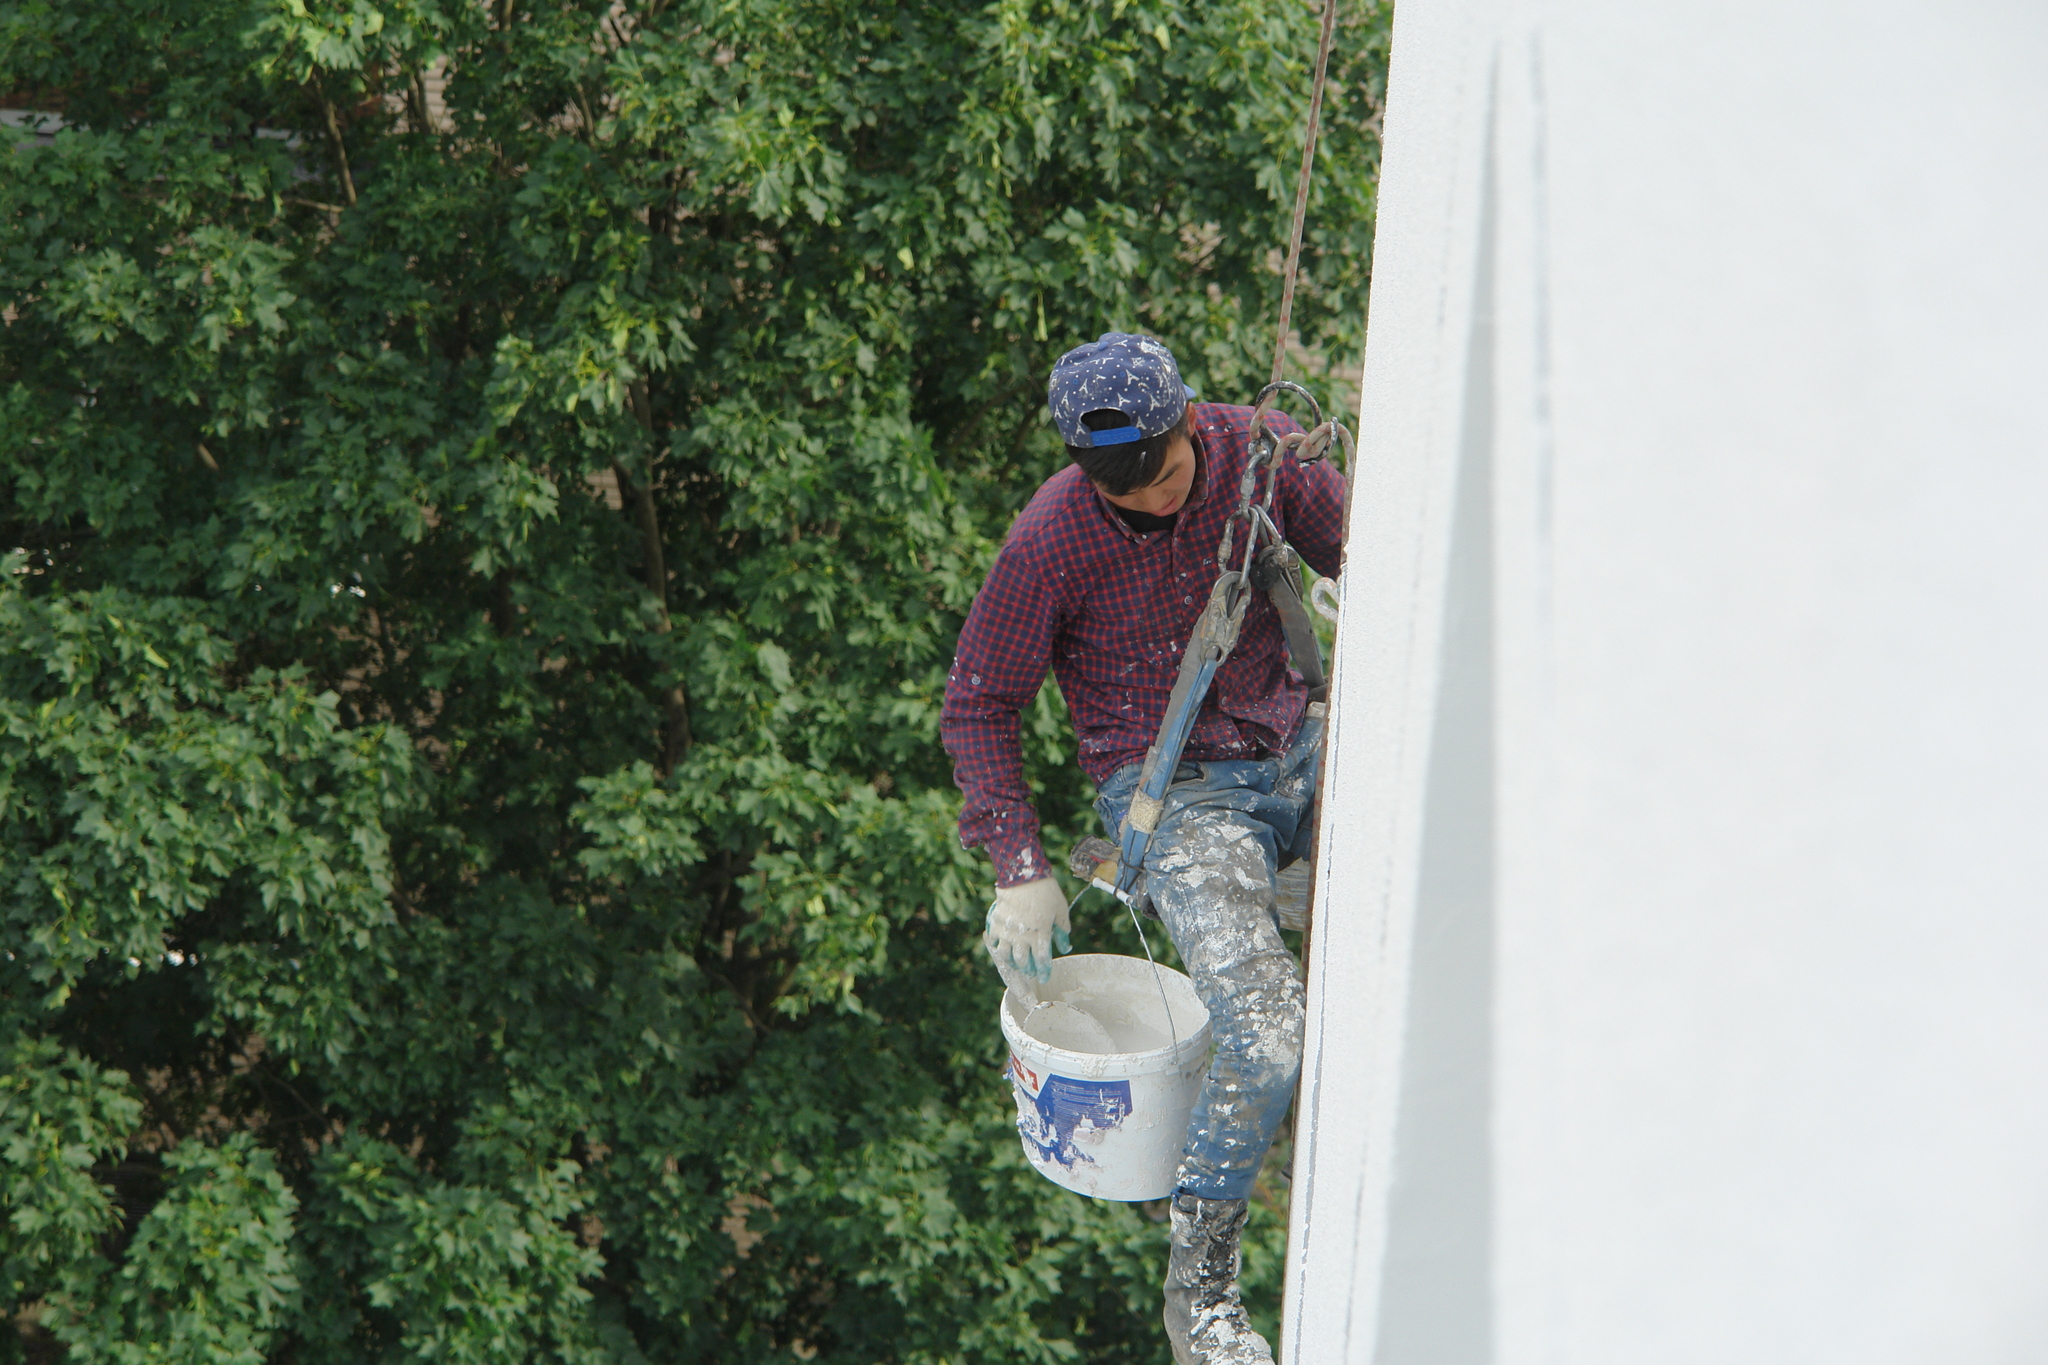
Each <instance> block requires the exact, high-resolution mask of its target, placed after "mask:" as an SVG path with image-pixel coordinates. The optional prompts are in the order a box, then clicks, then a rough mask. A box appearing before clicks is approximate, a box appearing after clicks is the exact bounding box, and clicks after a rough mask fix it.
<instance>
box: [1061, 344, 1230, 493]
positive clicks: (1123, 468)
mask: <svg viewBox="0 0 2048 1365" xmlns="http://www.w3.org/2000/svg"><path fill="white" fill-rule="evenodd" d="M1194 396H1195V391H1194V390H1193V389H1191V388H1189V387H1188V386H1187V385H1185V384H1183V383H1182V382H1181V378H1180V366H1178V365H1177V364H1175V363H1174V359H1173V352H1171V351H1169V350H1167V349H1166V347H1165V346H1163V345H1161V344H1160V343H1159V342H1157V341H1155V340H1154V339H1152V338H1151V337H1142V336H1132V335H1131V334H1129V333H1127V332H1108V333H1105V334H1104V335H1103V337H1102V339H1101V340H1099V341H1091V342H1089V343H1088V344H1087V345H1085V346H1077V347H1075V348H1074V349H1073V350H1071V351H1069V352H1067V353H1066V354H1065V355H1063V356H1061V357H1060V358H1059V363H1058V364H1056V365H1054V366H1053V367H1052V378H1051V380H1050V381H1049V382H1048V383H1047V385H1046V402H1047V404H1048V405H1049V406H1050V407H1051V408H1052V416H1053V421H1054V423H1055V424H1056V425H1057V426H1058V427H1059V430H1060V439H1061V440H1063V441H1065V442H1066V444H1067V455H1068V457H1069V458H1070V459H1072V460H1073V461H1074V463H1075V464H1077V465H1079V466H1081V472H1082V473H1084V474H1086V475H1087V476H1088V478H1089V480H1090V481H1091V482H1092V483H1093V484H1094V485H1095V486H1096V488H1097V489H1099V490H1101V492H1102V495H1103V496H1104V497H1106V498H1108V499H1109V500H1110V501H1111V502H1113V503H1116V504H1117V505H1118V506H1120V507H1126V508H1129V509H1131V510H1132V511H1137V512H1150V513H1152V514H1154V515H1159V516H1163V515H1165V514H1166V513H1169V512H1176V511H1179V510H1180V507H1181V505H1182V504H1183V503H1185V502H1186V501H1187V497H1188V493H1189V492H1190V490H1191V489H1192V488H1193V485H1194V477H1195V453H1194V444H1193V442H1192V441H1191V440H1190V439H1189V437H1188V401H1189V400H1190V399H1192V398H1193V397H1194Z"/></svg>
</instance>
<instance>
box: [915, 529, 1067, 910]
mask: <svg viewBox="0 0 2048 1365" xmlns="http://www.w3.org/2000/svg"><path fill="white" fill-rule="evenodd" d="M1057 617H1058V606H1057V603H1056V602H1055V600H1054V597H1053V594H1052V593H1050V592H1048V591H1047V590H1046V588H1045V585H1044V584H1043V583H1042V582H1041V581H1040V579H1039V576H1038V573H1037V571H1036V570H1035V568H1034V567H1033V566H1032V565H1031V564H1030V563H1029V562H1028V557H1027V556H1025V555H1023V554H1021V553H1018V552H1016V551H1015V550H1014V549H1013V548H1010V547H1005V549H1004V550H1003V552H1002V553H1001V554H1000V555H998V556H996V562H995V567H994V568H992V569H990V570H989V575H988V578H987V580H986V581H984V582H983V583H982V585H981V591H980V592H978V593H976V594H975V597H974V605H973V607H971V608H970V609H969V610H968V613H967V622H966V624H965V625H963V626H962V627H961V628H960V647H959V650H958V652H957V653H955V654H954V656H953V668H952V671H951V672H950V673H948V674H947V675H946V703H945V707H944V709H943V710H942V711H941V712H940V715H939V735H940V738H941V739H942V740H943V741H944V742H945V746H946V752H947V753H948V754H951V755H952V757H953V780H954V782H956V783H957V784H958V785H959V787H960V791H961V794H962V795H963V796H964V797H965V802H964V804H963V805H962V807H961V811H960V843H961V845H962V846H963V847H966V848H986V849H987V850H988V854H989V858H990V859H991V860H992V861H993V862H994V863H995V870H996V885H997V886H1017V885H1021V884H1022V883H1024V882H1032V881H1037V880H1038V879H1040V878H1041V877H1049V876H1051V875H1052V866H1051V864H1050V863H1048V862H1047V861H1046V857H1045V849H1044V847H1043V846H1041V845H1040V843H1039V840H1038V812H1037V811H1035V810H1033V809H1032V806H1031V795H1030V791H1029V789H1028V788H1027V787H1026V786H1025V785H1024V753H1023V750H1022V748H1021V747H1020V746H1019V743H1018V721H1017V713H1018V712H1019V711H1021V710H1023V709H1024V708H1025V707H1027V706H1029V705H1030V704H1031V703H1032V701H1033V700H1034V699H1036V698H1037V696H1038V689H1039V688H1040V687H1042V686H1044V684H1045V675H1046V671H1047V669H1049V668H1050V667H1051V665H1052V646H1053V640H1054V638H1055V636H1056V635H1057V633H1058V629H1059V622H1058V619H1057Z"/></svg>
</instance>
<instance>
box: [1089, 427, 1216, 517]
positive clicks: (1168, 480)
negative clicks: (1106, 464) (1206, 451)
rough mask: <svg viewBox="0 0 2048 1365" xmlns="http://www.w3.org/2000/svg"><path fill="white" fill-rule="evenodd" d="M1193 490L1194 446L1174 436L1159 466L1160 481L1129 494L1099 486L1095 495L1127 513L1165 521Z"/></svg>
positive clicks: (1183, 504)
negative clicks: (1162, 518) (1141, 514)
mask: <svg viewBox="0 0 2048 1365" xmlns="http://www.w3.org/2000/svg"><path fill="white" fill-rule="evenodd" d="M1194 486H1195V443H1194V442H1193V441H1191V440H1189V439H1188V438H1187V437H1186V436H1176V437H1175V438H1174V439H1173V444H1171V445H1169V446H1167V448H1166V460H1165V462H1164V463H1162V464H1161V465H1160V466H1159V477H1158V478H1156V479H1154V480H1153V481H1152V482H1151V483H1149V484H1147V485H1146V486H1145V487H1143V488H1133V489H1132V490H1131V491H1130V492H1128V493H1111V492H1108V491H1107V490H1105V489H1104V488H1103V486H1102V485H1101V484H1099V483H1098V484H1096V485H1095V491H1096V492H1098V493H1101V494H1102V496H1103V497H1105V498H1108V499H1109V500H1110V501H1111V502H1113V503H1115V504H1116V505H1117V506H1118V507H1121V508H1123V509H1124V510H1125V511H1126V512H1143V513H1145V514H1146V515H1147V516H1154V517H1164V516H1170V515H1172V514H1173V513H1175V512H1178V511H1179V510H1180V509H1181V508H1182V507H1183V506H1185V505H1186V503H1187V500H1188V494H1189V492H1191V491H1192V490H1193V489H1194Z"/></svg>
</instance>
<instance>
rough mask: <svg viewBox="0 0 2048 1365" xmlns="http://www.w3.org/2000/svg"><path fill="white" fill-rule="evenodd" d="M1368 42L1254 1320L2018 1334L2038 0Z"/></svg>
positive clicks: (1571, 1347) (2046, 154) (1968, 1348)
mask: <svg viewBox="0 0 2048 1365" xmlns="http://www.w3.org/2000/svg"><path fill="white" fill-rule="evenodd" d="M1393 52H1394V55H1393V78H1392V85H1391V89H1390V94H1389V106H1388V122H1387V140H1386V163H1385V176H1384V180H1383V185H1382V200H1381V215H1380V227H1379V245H1378V259H1377V265H1376V268H1375V276H1374V283H1373V301H1372V317H1371V326H1370V335H1369V341H1368V348H1367V356H1366V369H1365V383H1364V401H1363V410H1362V414H1361V419H1360V426H1361V434H1362V457H1361V468H1360V471H1359V474H1358V484H1357V489H1356V493H1355V495H1354V510H1353V523H1352V528H1351V550H1350V568H1349V569H1348V571H1347V573H1346V577H1345V615H1344V623H1343V627H1342V631H1341V635H1340V640H1339V660H1338V674H1337V706H1336V712H1337V723H1336V730H1335V734H1334V738H1333V747H1332V751H1331V754H1330V767H1329V779H1328V785H1327V787H1326V793H1327V794H1326V800H1327V802H1328V805H1327V808H1326V814H1325V817H1324V823H1323V831H1324V846H1323V850H1322V856H1321V860H1320V867H1321V875H1322V877H1323V879H1324V881H1323V885H1322V888H1321V898H1320V899H1321V904H1320V906H1319V911H1318V922H1317V926H1316V937H1315V955H1314V959H1313V962H1312V965H1311V971H1310V1014H1311V1024H1310V1028H1311V1036H1310V1044H1309V1047H1310V1053H1309V1059H1308V1065H1307V1077H1306V1081H1305V1085H1304V1092H1303V1101H1304V1112H1303V1123H1302V1129H1303V1133H1302V1138H1301V1145H1300V1148H1299V1150H1298V1152H1297V1157H1296V1168H1295V1182H1296V1183H1295V1190H1294V1199H1295V1209H1296V1214H1295V1220H1294V1230H1293V1244H1292V1247H1291V1251H1290V1261H1289V1308H1288V1322H1287V1327H1286V1331H1285V1333H1284V1338H1285V1341H1284V1348H1283V1349H1284V1353H1285V1356H1286V1358H1287V1360H1288V1361H1290V1362H1292V1365H1337V1362H1365V1361H1374V1362H1378V1363H1379V1365H1477V1363H1478V1362H1501V1363H1502V1365H1522V1362H1529V1363H1530V1365H1536V1363H1537V1362H1541V1365H1661V1363H1662V1362H1673V1363H1678V1362H1684V1363H1687V1365H1690V1363H1691V1362H1699V1363H1700V1365H1775V1363H1776V1362H1784V1363H1785V1365H1822V1363H1824V1362H1837V1361H1839V1362H1855V1365H1883V1363H1885V1362H1908V1361H1911V1362H1939V1363H1940V1365H1957V1363H1958V1362H1970V1363H1972V1365H1974V1363H1975V1362H2042V1361H2048V5H2042V4H2039V3H2022V0H2007V2H2006V3H1993V2H1992V0H1975V2H1971V0H1955V2H1954V3H1948V4H1942V5H1926V4H1919V5H1912V6H1908V5H1904V4H1899V3H1896V2H1895V0H1876V2H1872V0H1864V2H1863V3H1849V0H1781V2H1780V3H1771V4H1764V3H1756V2H1755V0H1750V2H1749V3H1723V4H1719V5H1696V4H1695V5H1648V4H1643V3H1641V0H1549V3H1541V4H1537V3H1518V2H1517V0H1401V6H1400V8H1399V10H1398V11H1397V17H1396V21H1395V36H1394V49H1393Z"/></svg>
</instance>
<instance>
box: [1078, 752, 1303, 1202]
mask: <svg viewBox="0 0 2048 1365" xmlns="http://www.w3.org/2000/svg"><path fill="white" fill-rule="evenodd" d="M1322 732H1323V720H1322V718H1321V717H1319V716H1311V717H1309V718H1308V719H1307V720H1305V721H1303V722H1302V727H1301V731H1300V733H1299V734H1298V735H1297V736H1296V738H1295V741H1294V743H1293V744H1292V745H1291V746H1290V747H1289V748H1288V750H1287V752H1286V753H1285V754H1281V755H1277V756H1274V757H1271V758H1263V759H1232V760H1228V761H1224V762H1216V763H1183V764H1181V765H1180V767H1179V768H1178V769H1176V770H1175V772H1174V781H1173V785H1172V786H1170V787H1168V788H1167V792H1166V809H1165V813H1164V814H1163V815H1162V817H1161V818H1160V821H1159V828H1158V830H1157V831H1156V832H1155V833H1154V834H1153V836H1152V844H1151V848H1150V849H1149V851H1148V852H1147V853H1146V856H1145V887H1146V890H1147V891H1149V892H1150V893H1151V896H1152V902H1153V904H1154V905H1155V906H1157V907H1158V910H1159V917H1160V919H1161V920H1162V921H1163V922H1164V923H1165V925H1166V932H1167V933H1168V934H1169V935H1170V936H1171V937H1172V939H1173V946H1174V947H1175V948H1176V949H1178V950H1179V952H1180V958H1181V961H1182V962H1183V963H1184V964H1185V965H1186V966H1187V969H1188V975H1189V976H1190V977H1192V978H1193V980H1194V983H1195V992H1196V994H1198V995H1200V996H1201V998H1202V1004H1203V1005H1205V1006H1206V1007H1207V1008H1208V1011H1209V1029H1210V1035H1211V1037H1212V1038H1213V1039H1214V1041H1215V1049H1216V1050H1215V1052H1214V1053H1213V1054H1212V1055H1211V1057H1210V1060H1209V1074H1208V1076H1207V1078H1206V1079H1205V1080H1204V1081H1203V1083H1202V1092H1201V1095H1200V1097H1199V1098H1198V1099H1197V1100H1196V1101H1195V1111H1194V1113H1193V1114H1192V1115H1190V1116H1189V1119H1188V1135H1187V1144H1186V1146H1185V1147H1184V1148H1183V1149H1182V1153H1181V1164H1180V1188H1181V1189H1183V1190H1186V1191H1188V1192H1190V1193H1192V1194H1196V1195H1199V1196H1201V1197H1202V1198H1204V1199H1243V1198H1245V1197H1246V1196H1247V1195H1249V1194H1250V1193H1251V1188H1252V1181H1253V1180H1254V1179H1255V1178H1256V1177H1257V1176H1258V1173H1259V1165H1260V1163H1261V1162H1263V1161H1264V1160H1265V1159H1266V1149H1267V1148H1268V1147H1270V1146H1272V1145H1273V1133H1274V1131H1275V1130H1276V1129H1278V1128H1279V1126H1280V1120H1281V1119H1282V1118H1283V1117H1285V1116H1286V1113H1287V1105H1288V1103H1289V1101H1290V1100H1292V1099H1293V1097H1294V1082H1295V1078H1296V1077H1297V1076H1298V1075H1299V1074H1300V1072H1301V1037H1302V1020H1303V1013H1304V1011H1303V1002H1302V988H1301V980H1300V977H1299V975H1298V974H1297V968H1296V964H1295V960H1294V954H1293V953H1291V952H1289V951H1288V949H1287V945H1286V944H1285V943H1283V942H1282V941H1281V938H1280V926H1279V924H1278V922H1277V920H1276V919H1275V918H1274V914H1273V875H1274V873H1275V871H1276V870H1277V869H1278V867H1279V865H1280V863H1281V862H1282V861H1291V860H1292V859H1294V858H1301V857H1307V856H1308V855H1309V854H1310V853H1312V852H1313V851H1314V850H1313V849H1311V848H1310V847H1309V840H1310V838H1311V830H1312V829H1313V826H1314V821H1313V820H1312V819H1311V814H1312V812H1313V809H1314V805H1315V797H1316V779H1317V776H1318V770H1319V768H1320V765H1321V761H1322V746H1321V741H1322ZM1138 772H1139V765H1138V764H1135V763H1133V764H1130V765H1129V766H1127V767H1123V768H1120V769H1118V770H1117V771H1116V772H1115V773H1114V774H1112V775H1111V776H1110V778H1109V780H1108V781H1107V782H1105V783H1103V784H1102V787H1101V791H1100V794H1099V795H1098V796H1097V798H1096V801H1095V811H1096V813H1097V814H1098V815H1100V816H1101V817H1102V822H1103V824H1104V826H1106V827H1107V828H1108V830H1109V837H1110V838H1111V839H1115V838H1116V837H1117V832H1118V831H1119V830H1120V829H1121V828H1122V827H1123V819H1124V812H1125V811H1126V810H1127V809H1128V808H1129V807H1130V802H1131V792H1132V791H1133V790H1135V789H1136V787H1137V785H1138Z"/></svg>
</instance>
